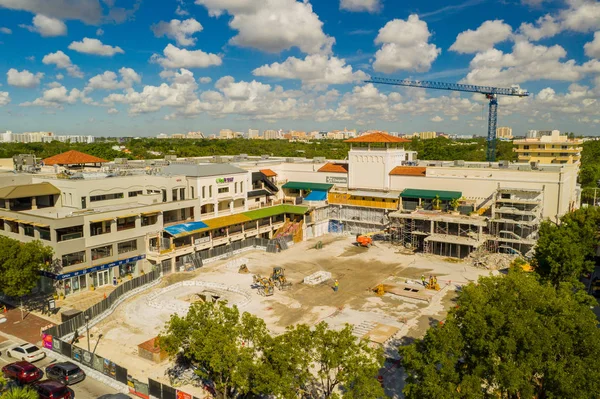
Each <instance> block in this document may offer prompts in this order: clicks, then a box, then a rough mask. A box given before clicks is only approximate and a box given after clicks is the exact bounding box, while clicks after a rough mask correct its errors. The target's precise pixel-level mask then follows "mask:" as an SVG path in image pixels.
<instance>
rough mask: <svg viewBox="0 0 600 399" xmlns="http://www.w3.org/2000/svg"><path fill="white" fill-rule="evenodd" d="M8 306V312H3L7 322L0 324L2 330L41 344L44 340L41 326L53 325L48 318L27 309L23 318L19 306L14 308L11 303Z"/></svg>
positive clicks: (35, 343)
mask: <svg viewBox="0 0 600 399" xmlns="http://www.w3.org/2000/svg"><path fill="white" fill-rule="evenodd" d="M7 308H8V312H7V313H3V316H5V317H6V322H4V323H1V324H0V332H3V333H6V334H9V335H13V336H15V337H18V338H21V339H22V340H24V341H27V342H29V343H32V344H34V345H39V344H40V342H41V341H42V337H41V335H40V332H41V328H42V327H46V326H49V325H53V324H52V323H49V322H48V320H46V319H43V318H41V317H38V316H36V315H34V314H33V313H29V312H27V311H24V312H23V316H24V318H23V320H21V310H20V309H19V308H13V307H12V306H10V305H7Z"/></svg>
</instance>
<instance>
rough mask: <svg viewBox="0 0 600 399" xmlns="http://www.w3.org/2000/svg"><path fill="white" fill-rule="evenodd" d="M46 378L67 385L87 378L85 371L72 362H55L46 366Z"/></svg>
mask: <svg viewBox="0 0 600 399" xmlns="http://www.w3.org/2000/svg"><path fill="white" fill-rule="evenodd" d="M46 378H48V379H49V380H55V381H58V382H62V383H63V384H65V385H72V384H77V383H78V382H81V381H83V380H84V379H85V372H84V371H83V370H82V369H80V368H79V366H78V365H76V364H75V363H71V362H63V363H54V364H51V365H49V366H48V367H46Z"/></svg>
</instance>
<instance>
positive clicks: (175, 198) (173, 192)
mask: <svg viewBox="0 0 600 399" xmlns="http://www.w3.org/2000/svg"><path fill="white" fill-rule="evenodd" d="M172 195H173V201H177V189H176V188H174V189H173V191H172Z"/></svg>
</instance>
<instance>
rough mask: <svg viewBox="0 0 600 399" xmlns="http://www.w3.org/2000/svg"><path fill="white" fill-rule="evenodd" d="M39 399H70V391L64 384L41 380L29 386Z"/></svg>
mask: <svg viewBox="0 0 600 399" xmlns="http://www.w3.org/2000/svg"><path fill="white" fill-rule="evenodd" d="M31 387H32V388H33V389H35V390H36V391H37V393H38V395H39V397H40V399H72V398H73V395H72V394H71V390H70V389H68V388H67V386H66V385H65V384H62V383H60V382H58V381H53V380H43V381H38V382H35V383H33V384H32V385H31Z"/></svg>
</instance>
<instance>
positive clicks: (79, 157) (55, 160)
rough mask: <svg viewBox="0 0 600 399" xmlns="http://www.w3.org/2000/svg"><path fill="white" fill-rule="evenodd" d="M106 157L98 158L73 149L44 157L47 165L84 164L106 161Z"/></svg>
mask: <svg viewBox="0 0 600 399" xmlns="http://www.w3.org/2000/svg"><path fill="white" fill-rule="evenodd" d="M104 162H108V161H107V160H106V159H102V158H98V157H95V156H93V155H88V154H84V153H83V152H79V151H75V150H71V151H67V152H63V153H62V154H58V155H55V156H53V157H50V158H46V159H44V164H45V165H82V164H90V163H104Z"/></svg>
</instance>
